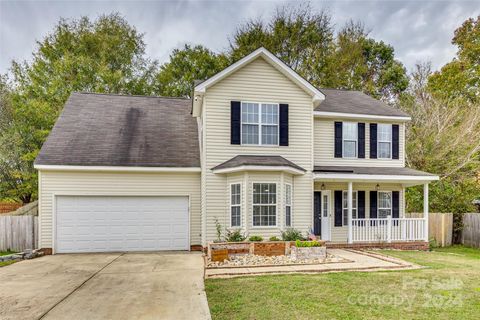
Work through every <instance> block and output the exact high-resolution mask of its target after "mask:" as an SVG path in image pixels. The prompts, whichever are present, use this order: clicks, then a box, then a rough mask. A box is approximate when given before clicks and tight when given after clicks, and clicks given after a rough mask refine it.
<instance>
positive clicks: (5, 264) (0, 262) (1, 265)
mask: <svg viewBox="0 0 480 320" xmlns="http://www.w3.org/2000/svg"><path fill="white" fill-rule="evenodd" d="M12 253H15V252H12V251H0V256H6V255H8V254H12ZM15 262H17V261H12V260H10V261H0V268H1V267H5V266H8V265H9V264H12V263H15Z"/></svg>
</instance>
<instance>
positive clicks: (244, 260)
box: [207, 253, 351, 268]
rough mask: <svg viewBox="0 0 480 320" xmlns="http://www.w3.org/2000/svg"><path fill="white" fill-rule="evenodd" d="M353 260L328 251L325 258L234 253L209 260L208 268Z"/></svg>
mask: <svg viewBox="0 0 480 320" xmlns="http://www.w3.org/2000/svg"><path fill="white" fill-rule="evenodd" d="M339 262H351V261H350V260H347V259H344V258H342V257H338V256H334V255H332V254H329V253H327V257H326V258H325V259H295V258H294V257H292V256H291V255H283V256H271V257H267V256H257V255H254V254H242V255H232V256H231V257H230V260H225V261H223V262H221V261H210V260H208V261H207V268H228V267H252V266H258V267H264V266H279V265H296V264H322V263H339Z"/></svg>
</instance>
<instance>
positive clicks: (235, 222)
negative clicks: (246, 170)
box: [230, 183, 242, 227]
mask: <svg viewBox="0 0 480 320" xmlns="http://www.w3.org/2000/svg"><path fill="white" fill-rule="evenodd" d="M241 190H242V188H241V184H240V183H234V184H231V185H230V226H231V227H240V226H241V225H242V206H241V201H242V193H241Z"/></svg>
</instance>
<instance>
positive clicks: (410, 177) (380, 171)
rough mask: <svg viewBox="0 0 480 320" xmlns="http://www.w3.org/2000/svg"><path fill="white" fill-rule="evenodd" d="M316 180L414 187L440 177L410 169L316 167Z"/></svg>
mask: <svg viewBox="0 0 480 320" xmlns="http://www.w3.org/2000/svg"><path fill="white" fill-rule="evenodd" d="M313 172H314V180H316V181H325V182H371V183H376V182H383V183H400V184H402V185H404V186H407V187H408V186H414V185H419V184H424V183H428V182H431V181H435V180H438V179H439V177H438V176H436V175H434V174H431V173H428V172H423V171H418V170H414V169H410V168H394V167H339V166H336V167H332V166H315V168H314V170H313Z"/></svg>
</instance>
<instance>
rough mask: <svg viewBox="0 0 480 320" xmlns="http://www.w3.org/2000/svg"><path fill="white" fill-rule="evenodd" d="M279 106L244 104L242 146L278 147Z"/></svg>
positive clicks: (257, 103) (255, 103)
mask: <svg viewBox="0 0 480 320" xmlns="http://www.w3.org/2000/svg"><path fill="white" fill-rule="evenodd" d="M278 118H279V112H278V104H275V103H259V102H242V118H241V119H242V144H254V145H255V144H256V145H274V146H276V145H278V131H279V130H278V124H279V119H278Z"/></svg>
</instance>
